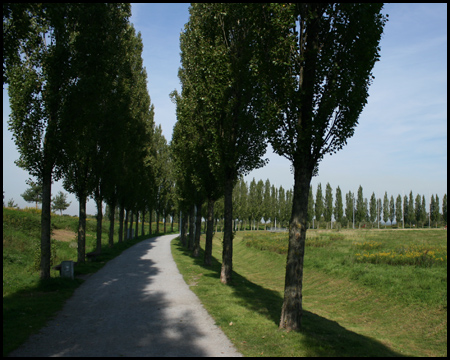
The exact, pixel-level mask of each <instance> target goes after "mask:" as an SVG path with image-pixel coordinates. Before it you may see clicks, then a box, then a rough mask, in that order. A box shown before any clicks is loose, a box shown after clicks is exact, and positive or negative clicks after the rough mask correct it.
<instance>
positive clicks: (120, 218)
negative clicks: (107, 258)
mask: <svg viewBox="0 0 450 360" xmlns="http://www.w3.org/2000/svg"><path fill="white" fill-rule="evenodd" d="M124 212H125V209H124V207H123V204H120V212H119V242H122V241H123V220H124Z"/></svg>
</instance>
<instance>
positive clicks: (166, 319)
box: [10, 235, 242, 357]
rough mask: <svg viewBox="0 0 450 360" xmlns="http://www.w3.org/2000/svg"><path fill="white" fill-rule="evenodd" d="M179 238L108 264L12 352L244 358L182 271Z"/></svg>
mask: <svg viewBox="0 0 450 360" xmlns="http://www.w3.org/2000/svg"><path fill="white" fill-rule="evenodd" d="M176 236H177V235H166V236H160V237H156V238H151V239H148V240H144V241H142V242H140V243H138V244H136V245H134V246H133V247H131V248H129V249H127V250H125V251H124V252H123V253H122V254H121V255H120V256H118V257H116V258H115V259H113V260H111V261H109V262H108V263H107V264H106V265H105V266H104V267H103V268H102V269H100V270H99V271H98V272H96V273H95V274H94V275H92V276H91V277H89V278H88V279H87V280H86V281H85V282H84V283H83V284H82V285H81V286H80V287H79V288H78V289H77V290H76V291H75V292H74V295H73V296H72V297H71V298H70V299H69V300H68V301H67V302H66V304H65V305H64V308H63V310H61V311H60V312H59V313H58V314H57V316H56V318H55V319H53V320H51V321H49V322H48V323H47V325H46V326H45V327H44V328H43V329H41V331H40V332H39V333H38V334H36V335H32V336H31V337H30V338H29V339H28V341H27V342H26V343H25V344H23V345H22V346H21V347H20V348H18V349H17V350H15V351H13V352H11V353H10V356H195V357H197V356H242V355H241V354H240V353H238V352H237V350H236V349H235V348H234V346H233V345H232V343H231V342H230V340H229V339H228V338H227V337H226V336H225V334H224V333H223V332H222V330H221V329H220V328H218V327H217V326H216V325H215V323H214V320H213V319H212V318H211V316H210V315H209V314H208V313H207V311H206V310H205V309H204V308H203V306H202V304H201V303H200V301H199V299H198V298H197V296H196V295H195V294H194V293H193V292H192V291H191V290H190V289H189V286H188V285H187V284H186V283H185V282H184V280H183V277H182V276H181V274H180V273H179V271H178V269H177V267H176V265H175V262H174V260H173V258H172V254H171V251H170V241H171V240H172V239H173V238H174V237H176Z"/></svg>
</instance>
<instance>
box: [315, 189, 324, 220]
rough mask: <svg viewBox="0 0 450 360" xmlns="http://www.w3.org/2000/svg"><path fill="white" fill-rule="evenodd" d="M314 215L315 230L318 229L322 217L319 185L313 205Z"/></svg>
mask: <svg viewBox="0 0 450 360" xmlns="http://www.w3.org/2000/svg"><path fill="white" fill-rule="evenodd" d="M314 215H315V216H316V222H317V228H319V223H320V220H321V218H322V215H323V195H322V184H321V183H319V184H318V185H317V190H316V201H315V203H314Z"/></svg>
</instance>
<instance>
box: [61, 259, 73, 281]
mask: <svg viewBox="0 0 450 360" xmlns="http://www.w3.org/2000/svg"><path fill="white" fill-rule="evenodd" d="M61 277H66V278H71V279H73V261H63V262H62V263H61Z"/></svg>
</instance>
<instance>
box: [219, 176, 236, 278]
mask: <svg viewBox="0 0 450 360" xmlns="http://www.w3.org/2000/svg"><path fill="white" fill-rule="evenodd" d="M224 205H225V206H224V215H225V219H224V222H225V224H224V231H223V250H222V269H221V271H220V281H221V282H222V283H223V284H229V283H230V282H231V274H232V272H233V228H232V226H233V180H232V179H231V178H227V179H226V180H225V198H224Z"/></svg>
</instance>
